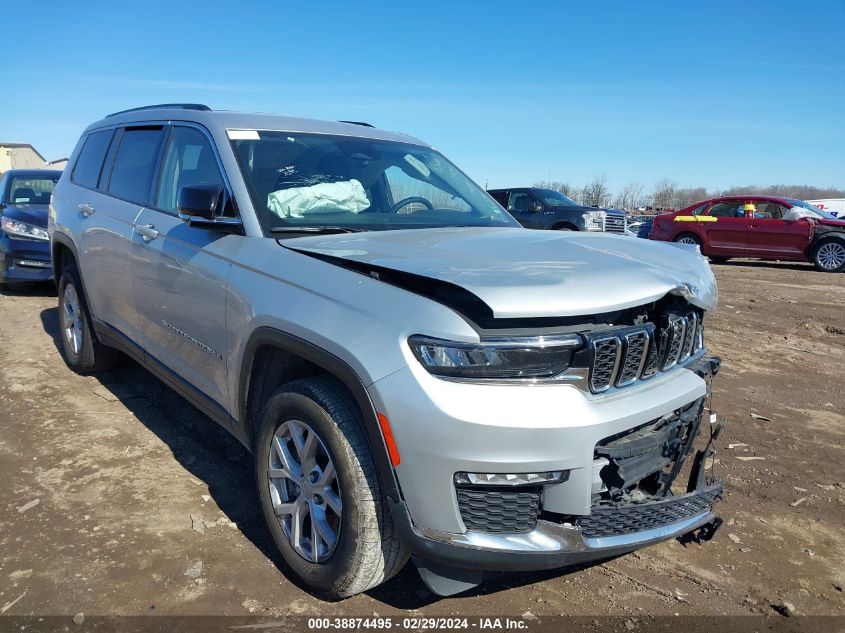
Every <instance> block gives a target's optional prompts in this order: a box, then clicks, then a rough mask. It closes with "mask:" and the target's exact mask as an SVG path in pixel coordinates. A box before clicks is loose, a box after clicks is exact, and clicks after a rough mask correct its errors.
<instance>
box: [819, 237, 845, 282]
mask: <svg viewBox="0 0 845 633" xmlns="http://www.w3.org/2000/svg"><path fill="white" fill-rule="evenodd" d="M813 264H814V265H815V267H816V270H820V271H821V272H823V273H840V272H843V271H845V240H841V239H838V238H835V237H829V238H826V239H821V240H819V242H818V244H816V246H815V247H814V248H813Z"/></svg>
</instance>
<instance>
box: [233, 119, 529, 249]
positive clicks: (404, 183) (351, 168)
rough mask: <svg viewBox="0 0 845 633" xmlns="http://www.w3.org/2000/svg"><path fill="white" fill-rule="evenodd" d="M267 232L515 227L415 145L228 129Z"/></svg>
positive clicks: (445, 162) (461, 176)
mask: <svg viewBox="0 0 845 633" xmlns="http://www.w3.org/2000/svg"><path fill="white" fill-rule="evenodd" d="M231 136H247V137H248V138H238V139H233V140H232V141H231V142H232V147H233V149H234V152H235V155H236V156H237V159H238V161H239V163H240V166H241V171H242V172H243V175H244V180H245V181H246V184H247V187H248V189H249V191H250V195H251V196H252V201H253V204H254V205H255V209H256V213H257V214H258V217H259V220H260V221H261V224H262V227H263V228H264V231H265V232H266V233H279V232H280V231H284V230H288V229H289V230H291V232H295V231H297V230H299V231H301V230H303V229H315V230H320V229H321V228H322V229H325V230H327V231H328V230H338V231H342V230H361V231H372V230H386V229H413V228H432V227H444V226H519V224H518V223H517V222H516V220H514V219H513V218H512V217H511V216H510V215H509V214H508V213H507V212H505V211H504V210H503V209H502V208H501V207H500V206H499V205H498V204H496V203H495V202H494V201H493V200H492V199H491V198H490V197H489V196H488V195H487V194H486V193H485V192H484V191H483V190H482V189H481V188H480V187H479V186H478V185H476V184H475V183H474V182H472V181H471V180H470V179H469V178H467V176H466V175H464V174H463V173H462V172H461V171H460V170H459V169H458V168H457V167H455V166H454V165H453V164H452V163H450V162H449V161H448V160H446V159H445V158H444V157H443V156H442V155H441V154H439V153H437V152H436V151H434V150H432V149H429V148H426V147H421V146H419V145H412V144H405V143H396V142H390V141H378V140H372V139H363V138H352V137H347V136H329V135H324V134H299V133H296V132H265V131H262V132H258V133H252V132H251V133H250V134H232V135H231Z"/></svg>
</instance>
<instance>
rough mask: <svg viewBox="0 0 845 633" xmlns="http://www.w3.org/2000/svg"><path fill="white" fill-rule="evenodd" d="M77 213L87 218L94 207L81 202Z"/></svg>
mask: <svg viewBox="0 0 845 633" xmlns="http://www.w3.org/2000/svg"><path fill="white" fill-rule="evenodd" d="M79 212H80V213H81V214H82V215H84V216H85V217H86V218H87V217H88V216H89V215H91V214H92V213H94V207H92V206H91V205H90V204H88V203H87V202H83V203H82V204H80V205H79Z"/></svg>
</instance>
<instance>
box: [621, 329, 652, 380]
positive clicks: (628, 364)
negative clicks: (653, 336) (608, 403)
mask: <svg viewBox="0 0 845 633" xmlns="http://www.w3.org/2000/svg"><path fill="white" fill-rule="evenodd" d="M648 341H649V336H648V332H647V331H645V330H637V331H635V332H630V333H628V334H626V335H625V361H624V362H623V363H622V366H621V367H620V368H619V377H618V378H617V379H616V386H617V387H624V386H625V385H630V384H631V383H632V382H634V381H635V380H636V379H637V378H639V377H640V375H641V373H642V369H643V363H644V362H645V359H646V353H647V351H648Z"/></svg>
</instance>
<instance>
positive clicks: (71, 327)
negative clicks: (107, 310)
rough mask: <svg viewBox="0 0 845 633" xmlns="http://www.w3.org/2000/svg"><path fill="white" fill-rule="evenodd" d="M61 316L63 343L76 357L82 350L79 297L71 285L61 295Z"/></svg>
mask: <svg viewBox="0 0 845 633" xmlns="http://www.w3.org/2000/svg"><path fill="white" fill-rule="evenodd" d="M62 314H63V316H64V319H63V326H64V336H65V341H66V342H67V344H68V346H69V347H70V349H71V351H72V352H73V355H74V356H78V355H79V352H80V351H81V350H82V310H81V309H80V305H79V295H78V294H77V293H76V288H75V287H74V285H73V284H68V285H67V286H65V291H64V293H63V294H62Z"/></svg>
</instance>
